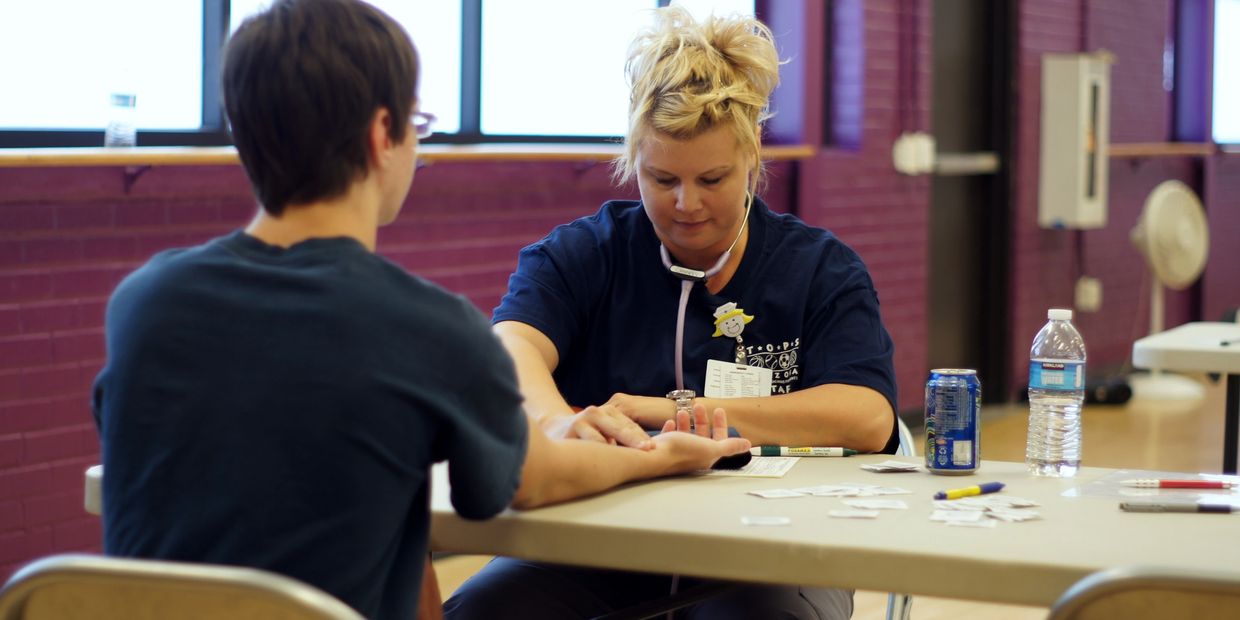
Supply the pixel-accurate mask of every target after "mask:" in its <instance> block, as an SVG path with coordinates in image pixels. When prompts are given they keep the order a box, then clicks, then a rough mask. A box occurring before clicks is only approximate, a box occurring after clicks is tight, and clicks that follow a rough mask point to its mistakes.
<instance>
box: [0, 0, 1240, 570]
mask: <svg viewBox="0 0 1240 620" xmlns="http://www.w3.org/2000/svg"><path fill="white" fill-rule="evenodd" d="M1169 2H1170V0H1142V1H1141V2H1126V1H1124V0H1098V1H1093V2H1089V3H1088V6H1086V5H1085V4H1083V3H1084V0H1058V1H1053V0H1025V1H1024V2H1021V3H1019V5H1018V9H1019V15H1018V22H1019V33H1018V43H1017V44H1018V45H1019V48H1018V55H1017V60H1018V67H1017V69H1018V72H1017V74H1016V76H1015V78H1016V88H1017V90H1018V93H1017V94H1018V97H1017V100H1016V105H1017V113H1018V119H1019V125H1018V127H1017V156H1016V160H1015V161H1013V162H1011V164H1012V165H1013V166H1014V171H1015V177H1016V179H1015V186H1016V195H1015V196H1014V204H1013V209H1014V215H1013V222H1014V223H1013V235H1012V238H1011V248H1012V249H1011V251H1012V253H1013V256H1012V258H1013V260H1012V281H1013V289H1012V290H1013V293H1012V296H1013V297H1012V316H1011V317H1010V320H1011V327H1012V342H1013V349H1014V355H1013V364H1014V366H1013V368H1014V370H1013V372H1015V373H1016V376H1017V378H1018V380H1023V378H1020V377H1021V375H1023V372H1024V363H1025V360H1024V355H1023V353H1021V351H1022V350H1023V349H1024V348H1026V347H1027V346H1028V341H1029V340H1030V339H1031V338H1032V335H1033V331H1034V330H1036V329H1037V327H1038V325H1040V324H1041V322H1042V316H1044V311H1045V307H1046V305H1047V303H1048V302H1049V303H1054V304H1069V303H1070V302H1071V294H1072V293H1071V290H1072V281H1073V280H1074V279H1075V273H1073V272H1072V269H1073V266H1072V265H1073V263H1072V254H1071V252H1072V251H1073V248H1074V247H1075V242H1074V238H1073V237H1072V236H1071V233H1068V234H1065V233H1062V232H1053V231H1043V230H1041V229H1038V228H1037V226H1036V208H1037V200H1036V192H1037V161H1038V157H1037V141H1038V105H1039V96H1040V95H1039V92H1038V91H1039V79H1040V77H1039V76H1040V64H1039V58H1040V55H1041V54H1042V53H1043V52H1048V51H1075V50H1078V49H1081V45H1082V43H1081V40H1082V37H1084V38H1085V39H1086V44H1087V45H1088V46H1089V48H1090V49H1092V48H1093V47H1107V48H1109V49H1111V50H1112V51H1114V52H1116V54H1117V57H1118V61H1117V64H1116V66H1115V76H1116V84H1115V96H1114V101H1115V105H1114V110H1113V124H1114V131H1113V136H1114V139H1115V140H1116V141H1161V140H1163V139H1165V137H1166V131H1167V130H1166V122H1167V121H1166V114H1167V105H1168V104H1167V103H1166V98H1165V95H1163V94H1162V93H1161V91H1160V88H1161V71H1162V68H1161V67H1162V64H1161V50H1162V45H1163V44H1162V37H1163V34H1161V33H1163V32H1164V31H1165V28H1166V25H1167V23H1168V9H1169V4H1168V3H1169ZM823 6H824V5H823V4H821V3H816V2H809V3H807V7H808V12H809V16H808V18H807V20H806V23H823V20H822V19H821V18H822V17H823V16H822V15H821V13H820V12H821V11H822V10H824V9H823ZM833 6H835V7H837V9H838V11H837V14H836V18H837V21H836V28H837V31H840V32H846V33H849V34H850V36H851V38H852V39H853V40H855V41H857V42H859V44H860V45H861V46H862V48H863V49H864V54H861V56H860V58H859V60H860V62H859V63H854V65H853V66H856V67H859V68H860V71H854V72H849V71H843V72H840V73H838V74H837V75H836V83H835V84H833V85H832V89H833V91H834V92H836V93H853V94H854V95H856V96H851V97H850V98H848V99H846V100H845V101H844V103H848V104H849V106H852V107H848V109H837V110H834V112H835V114H833V115H829V114H826V113H825V111H824V115H823V116H824V118H825V119H826V120H822V119H815V120H812V121H811V122H810V126H811V131H810V132H809V135H818V133H819V131H818V130H817V129H818V128H820V127H821V126H822V124H823V123H824V122H825V123H826V124H827V125H828V126H833V125H832V124H833V123H845V124H847V122H849V121H848V119H849V118H852V119H854V120H853V121H852V122H853V125H852V127H851V129H849V128H843V127H835V129H833V135H837V136H841V135H855V136H856V139H855V140H852V141H846V142H847V143H846V144H839V145H838V146H834V147H827V148H826V149H824V150H823V151H822V152H821V153H820V154H819V155H818V156H816V157H815V158H813V159H811V160H808V161H805V162H801V163H800V164H798V165H797V166H798V167H799V170H794V166H793V165H792V164H787V163H783V164H777V165H775V166H773V169H772V175H771V181H770V186H769V187H768V189H767V190H766V191H765V192H764V196H765V197H766V198H767V200H768V202H770V203H771V204H772V206H773V207H775V208H776V209H779V210H790V209H794V210H796V211H797V212H798V213H800V214H801V216H802V217H803V218H804V219H806V220H807V221H809V222H810V223H811V224H815V225H820V226H824V227H826V228H829V229H831V230H833V231H835V232H836V233H837V234H838V235H839V236H840V237H841V238H842V239H844V240H845V241H846V242H847V243H849V244H850V245H852V246H853V247H854V248H856V249H857V250H858V251H859V252H860V253H861V255H862V257H863V258H864V259H865V260H866V262H867V264H868V265H869V266H870V269H871V271H872V273H873V276H874V280H875V283H876V285H877V287H878V291H879V296H880V299H881V301H882V310H883V315H884V319H885V321H886V323H887V324H888V326H889V327H890V329H891V333H892V336H893V338H894V339H895V341H896V348H897V358H896V367H897V374H898V381H899V387H900V391H901V394H902V397H901V409H916V408H918V407H919V404H918V402H919V400H920V389H921V381H922V378H923V376H924V373H925V371H926V359H927V355H926V330H927V325H926V323H927V315H926V307H927V304H926V298H927V295H926V290H927V286H928V281H929V280H928V274H927V273H926V262H927V255H928V250H927V248H928V239H927V234H928V232H927V230H928V227H927V221H928V219H927V218H928V209H929V207H928V187H929V182H928V180H927V179H925V178H912V177H905V176H901V175H898V174H896V173H895V172H894V171H893V170H892V169H891V165H890V147H891V143H892V141H893V140H894V139H895V137H896V136H897V135H898V134H899V133H900V131H902V130H904V129H909V130H915V129H926V128H927V127H928V124H929V121H928V119H929V115H928V109H927V106H928V105H929V101H930V75H929V70H930V67H931V63H930V58H929V54H930V49H931V45H930V43H931V42H930V40H929V36H930V35H929V33H931V32H932V29H931V28H930V21H929V20H930V15H931V10H930V7H931V4H930V0H917V1H916V2H910V1H900V0H869V1H866V2H860V1H859V0H857V1H853V0H841V1H838V2H836V3H833ZM910 7H916V9H917V12H918V18H917V19H916V20H914V28H913V30H915V31H916V32H918V33H919V34H918V36H916V37H909V36H907V33H909V32H910V28H909V20H908V19H907V18H906V17H905V18H902V17H901V14H900V13H899V12H898V9H900V8H910ZM1086 8H1087V10H1084V11H1083V9H1086ZM815 12H819V13H817V14H815ZM1083 15H1084V16H1085V19H1086V21H1085V22H1084V23H1086V24H1087V26H1088V27H1087V28H1085V29H1084V30H1082V28H1081V25H1082V23H1083V22H1082V16H1083ZM901 24H903V25H901ZM901 32H904V33H906V36H905V37H904V38H902V37H901V36H900V33H901ZM826 43H827V42H826V40H825V39H824V38H823V37H822V36H821V35H818V36H815V37H811V38H810V41H809V44H810V49H811V51H812V52H813V53H812V54H811V55H809V56H808V57H802V58H800V59H798V61H797V62H794V63H793V64H792V65H790V66H789V67H788V68H787V69H786V70H787V71H799V72H803V75H805V76H807V77H808V79H810V80H817V82H815V84H816V86H815V87H814V88H810V89H809V90H808V91H807V92H806V99H807V104H806V105H807V107H808V108H809V109H811V110H822V109H823V107H824V106H826V105H830V102H824V101H823V100H822V97H821V94H820V93H821V91H822V88H821V86H822V84H821V78H820V77H817V76H821V75H822V74H823V71H822V63H823V59H822V50H823V49H824V48H825V47H826ZM836 43H838V41H837V42H836ZM910 45H911V46H912V47H911V52H910V48H909V46H910ZM902 46H903V47H902ZM910 57H912V58H916V59H917V65H918V67H917V69H916V70H913V71H911V72H910V68H909V67H901V66H900V58H906V59H907V58H910ZM854 60H858V59H854ZM904 75H914V76H916V79H917V80H918V84H917V87H916V88H914V89H912V90H910V89H909V86H908V85H907V84H904V85H903V86H902V85H901V84H900V82H899V80H900V78H901V76H904ZM909 92H916V93H917V96H916V98H915V99H912V100H910V99H908V98H907V97H905V98H902V95H905V94H907V93H909ZM858 94H859V95H858ZM853 102H859V103H860V104H861V107H859V108H857V107H855V106H854V105H853ZM849 114H851V115H852V116H851V117H850V116H849ZM910 125H911V126H910ZM845 129H848V130H849V131H854V133H853V134H848V133H847V131H844V130H845ZM1203 167H1204V171H1203ZM794 172H796V174H794ZM1203 174H1204V179H1205V180H1204V184H1205V186H1204V187H1202V183H1203V181H1202V176H1203ZM1111 175H1112V176H1111V196H1112V198H1111V217H1110V220H1111V224H1110V225H1109V226H1108V227H1107V228H1106V229H1103V230H1099V231H1090V232H1087V233H1084V238H1083V242H1084V243H1083V247H1084V252H1083V257H1082V258H1083V261H1084V266H1085V271H1086V272H1088V273H1091V274H1092V275H1096V276H1098V277H1100V278H1101V279H1102V280H1103V285H1104V289H1105V293H1104V308H1105V309H1106V311H1105V312H1104V313H1102V314H1101V315H1096V316H1082V318H1081V323H1082V330H1083V331H1084V332H1085V336H1086V338H1087V341H1088V343H1089V346H1090V355H1091V361H1092V362H1093V363H1094V364H1102V365H1106V364H1112V365H1118V364H1120V363H1122V362H1123V360H1124V358H1126V357H1127V354H1128V350H1129V347H1130V345H1131V340H1132V337H1133V336H1132V334H1133V333H1134V332H1135V333H1141V332H1142V330H1143V329H1144V327H1143V325H1144V322H1145V321H1147V320H1148V318H1147V316H1148V308H1146V307H1145V303H1146V302H1144V299H1145V297H1146V295H1145V294H1144V291H1143V289H1142V284H1141V282H1140V273H1141V270H1140V269H1138V268H1135V265H1137V264H1138V263H1137V260H1138V258H1139V257H1138V255H1137V254H1136V253H1135V251H1134V250H1132V249H1131V247H1130V245H1129V244H1128V241H1127V234H1128V229H1129V228H1131V226H1132V224H1133V223H1134V222H1135V218H1136V214H1137V213H1138V212H1139V210H1140V207H1141V202H1142V201H1143V200H1144V196H1145V194H1146V193H1147V192H1148V191H1149V189H1150V188H1152V187H1153V186H1154V185H1155V184H1156V183H1157V182H1158V181H1160V180H1162V179H1164V178H1177V179H1181V180H1184V181H1185V182H1188V183H1190V185H1193V186H1194V187H1197V188H1198V189H1199V190H1203V191H1202V193H1203V196H1204V197H1205V198H1206V202H1207V207H1208V209H1209V212H1210V225H1211V231H1212V233H1213V234H1214V235H1215V243H1214V247H1213V248H1212V254H1211V259H1210V263H1209V267H1208V268H1207V271H1206V275H1205V278H1204V283H1203V291H1204V293H1203V295H1204V308H1203V316H1204V317H1205V318H1216V315H1217V314H1219V313H1221V311H1222V309H1223V308H1225V307H1228V306H1236V305H1240V286H1238V284H1240V247H1237V246H1236V244H1234V243H1228V242H1227V241H1226V239H1234V238H1238V233H1240V205H1238V204H1237V198H1236V196H1240V157H1237V156H1231V157H1223V156H1220V157H1217V158H1212V159H1210V160H1208V161H1206V162H1204V166H1203V164H1202V162H1200V161H1199V160H1196V159H1192V158H1159V159H1146V160H1139V161H1127V160H1117V161H1114V162H1112V165H1111ZM121 179H122V174H121V170H120V169H118V168H75V169H38V168H32V169H0V578H2V577H5V576H7V575H8V574H9V573H11V572H12V570H14V569H15V568H16V567H17V566H19V565H20V564H22V563H24V562H26V561H29V560H30V559H32V558H35V557H38V556H40V555H45V554H48V553H54V552H61V551H70V550H97V549H98V545H99V524H98V519H97V518H95V517H91V516H88V515H85V514H84V513H83V512H82V510H81V508H80V502H81V494H82V472H83V470H84V469H85V468H86V467H87V466H89V465H91V464H94V463H96V462H98V458H99V456H98V441H97V438H96V436H95V432H94V428H93V425H92V423H91V418H90V409H89V389H90V383H91V380H92V379H93V378H94V376H95V374H96V373H97V372H98V369H99V367H100V365H101V364H102V361H103V354H104V352H103V347H102V340H101V338H102V333H101V329H102V318H103V308H104V303H105V301H106V299H107V295H108V293H109V292H110V291H111V289H112V287H113V286H115V284H116V283H117V282H118V281H119V280H120V278H122V277H123V276H124V274H126V273H128V272H129V271H130V270H132V269H133V268H135V267H136V266H138V265H139V264H141V263H142V262H143V261H144V260H145V259H146V258H147V257H148V256H149V255H150V254H152V253H154V252H156V251H158V250H160V249H163V248H166V247H172V246H184V245H189V244H193V243H198V242H200V241H203V240H205V239H208V238H210V237H213V236H216V235H219V234H222V233H225V232H227V231H229V230H231V229H233V228H236V227H238V226H241V225H243V224H244V223H245V222H246V221H247V220H248V219H249V217H250V216H251V215H252V213H253V209H254V206H253V200H252V199H251V198H250V194H249V188H248V184H247V183H246V180H245V177H244V174H243V173H242V172H241V170H240V169H239V168H236V167H183V168H182V167H169V168H155V169H152V170H150V171H149V172H147V173H146V174H145V175H143V176H142V177H141V179H140V180H139V181H138V182H137V184H136V185H135V186H134V188H133V191H132V192H131V193H129V194H125V193H124V192H123V191H122V181H121ZM633 193H634V192H633V191H632V190H631V189H624V190H617V189H615V188H613V187H611V185H610V180H609V175H608V168H607V166H605V165H577V164H530V163H491V164H459V163H458V164H442V163H441V164H435V165H432V166H428V167H425V168H423V169H421V170H419V171H418V175H417V179H416V181H415V184H414V190H413V192H412V193H411V195H410V199H409V203H408V205H407V207H406V209H405V212H404V213H403V214H402V215H401V217H400V218H399V220H398V221H397V222H395V223H394V224H393V225H391V226H389V227H387V228H385V229H384V230H383V231H381V233H380V237H379V249H380V251H381V252H383V253H385V254H387V255H388V256H391V257H393V258H394V259H395V260H397V261H398V262H400V263H401V264H403V265H404V266H406V267H408V268H409V269H411V270H414V271H417V272H419V273H421V274H424V275H426V276H427V277H430V278H431V279H433V280H436V281H437V282H439V283H441V284H443V285H444V286H447V287H448V288H451V289H453V290H456V291H458V292H461V293H463V294H465V295H467V296H469V298H470V299H472V300H473V301H474V302H475V303H476V304H477V305H478V306H479V307H480V308H481V309H482V310H484V311H489V310H490V309H491V308H492V307H493V306H494V305H495V303H496V302H497V301H498V299H499V297H500V295H501V294H502V292H503V290H504V288H505V285H506V281H507V276H508V274H509V272H510V271H511V270H512V268H513V266H514V265H515V260H516V251H517V249H518V248H520V247H521V246H522V245H524V244H526V243H529V242H530V241H533V240H535V239H537V238H538V237H540V236H542V235H543V234H545V233H546V232H547V231H549V230H550V229H551V228H552V227H553V226H555V225H556V224H559V223H562V222H565V221H568V220H570V219H572V218H574V217H577V216H580V215H585V214H588V213H592V212H593V211H594V210H595V209H597V207H598V205H599V204H600V203H601V202H602V201H604V200H606V199H609V198H622V197H631V196H632V195H633ZM794 196H795V197H796V200H797V202H798V204H797V205H792V204H790V202H791V200H792V199H793V197H794ZM1189 299H1190V297H1189V296H1188V295H1187V294H1181V293H1177V294H1172V295H1169V296H1168V308H1169V313H1168V319H1169V324H1174V323H1177V322H1181V321H1183V320H1187V319H1190V318H1195V317H1190V316H1188V314H1187V313H1188V312H1189Z"/></svg>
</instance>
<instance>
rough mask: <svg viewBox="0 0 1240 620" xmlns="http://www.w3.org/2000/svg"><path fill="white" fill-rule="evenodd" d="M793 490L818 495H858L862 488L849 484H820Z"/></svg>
mask: <svg viewBox="0 0 1240 620" xmlns="http://www.w3.org/2000/svg"><path fill="white" fill-rule="evenodd" d="M793 491H796V492H798V493H804V494H806V495H816V496H818V497H848V496H852V495H856V494H857V492H858V491H860V489H858V488H857V487H856V486H854V485H849V484H820V485H818V486H814V487H800V488H797V489H793Z"/></svg>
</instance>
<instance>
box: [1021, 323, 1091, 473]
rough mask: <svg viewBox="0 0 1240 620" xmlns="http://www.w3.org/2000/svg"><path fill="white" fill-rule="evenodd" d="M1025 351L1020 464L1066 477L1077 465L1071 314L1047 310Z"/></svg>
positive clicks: (1079, 354)
mask: <svg viewBox="0 0 1240 620" xmlns="http://www.w3.org/2000/svg"><path fill="white" fill-rule="evenodd" d="M1046 318H1047V319H1049V320H1048V321H1047V322H1046V325H1044V326H1043V327H1042V329H1041V331H1039V332H1038V335H1037V336H1036V337H1034V339H1033V347H1032V348H1031V349H1029V439H1028V442H1027V443H1026V444H1025V464H1026V465H1027V466H1028V467H1029V472H1030V473H1032V474H1033V475H1035V476H1055V477H1063V478H1070V477H1072V476H1075V475H1076V470H1077V468H1078V467H1080V465H1081V403H1082V402H1084V400H1085V341H1084V340H1082V339H1081V334H1080V332H1078V331H1076V328H1075V327H1073V326H1072V311H1071V310H1065V309H1062V308H1052V309H1050V310H1049V311H1047V313H1046Z"/></svg>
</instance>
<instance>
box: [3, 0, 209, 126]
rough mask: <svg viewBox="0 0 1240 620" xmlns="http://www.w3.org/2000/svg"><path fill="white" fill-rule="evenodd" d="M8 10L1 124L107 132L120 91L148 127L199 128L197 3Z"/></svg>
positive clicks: (67, 2)
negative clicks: (130, 99) (112, 99)
mask: <svg viewBox="0 0 1240 620" xmlns="http://www.w3.org/2000/svg"><path fill="white" fill-rule="evenodd" d="M3 13H4V14H3V18H2V19H0V58H4V59H5V60H4V62H0V84H4V96H3V97H0V128H8V129H91V128H99V129H101V128H102V127H103V126H104V125H106V124H107V120H108V114H109V109H108V106H109V99H110V95H111V94H113V93H125V94H134V95H137V110H138V111H139V113H140V114H141V123H142V125H143V126H144V127H147V128H150V129H182V130H185V129H198V128H199V127H201V126H202V84H203V81H202V74H203V57H202V50H203V45H202V37H203V9H202V6H201V4H200V3H197V2H167V1H166V0H108V1H107V2H81V1H80V0H78V1H75V0H43V1H41V2H13V3H8V5H7V6H5V8H4V9H3ZM135 15H141V16H142V18H141V19H140V20H135V19H134V16H135ZM70 16H71V17H70ZM156 25H158V27H156ZM83 50H89V51H88V52H83ZM150 50H159V53H158V54H153V53H150Z"/></svg>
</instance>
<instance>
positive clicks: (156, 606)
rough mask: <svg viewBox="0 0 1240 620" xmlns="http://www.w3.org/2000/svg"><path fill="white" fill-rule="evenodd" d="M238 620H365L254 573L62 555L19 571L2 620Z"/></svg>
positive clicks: (8, 588)
mask: <svg viewBox="0 0 1240 620" xmlns="http://www.w3.org/2000/svg"><path fill="white" fill-rule="evenodd" d="M41 618H56V619H58V620H75V619H78V618H93V619H105V620H106V619H112V618H116V619H120V618H132V619H136V620H142V619H147V618H230V619H231V618H239V619H250V618H253V619H256V620H257V619H258V618H271V619H275V620H362V617H361V616H360V615H358V613H357V612H356V611H354V610H353V609H352V608H351V607H349V606H348V605H345V604H344V603H343V602H341V601H340V600H339V599H336V598H335V597H333V596H331V595H329V594H327V593H325V592H323V591H322V590H319V589H317V588H314V587H313V586H310V585H307V584H305V583H302V582H300V581H297V580H295V579H291V578H289V577H284V576H282V575H277V574H275V573H270V572H267V571H263V570H257V569H253V568H242V567H235V566H220V565H213V564H190V563H184V562H165V561H158V560H138V559H132V558H114V557H106V556H100V555H84V554H64V555H55V556H50V557H46V558H43V559H40V560H36V561H34V562H32V563H30V564H27V565H26V566H24V567H22V568H21V569H20V570H18V571H17V572H16V573H15V574H14V575H13V577H12V578H10V579H9V581H8V583H7V584H5V586H4V588H3V589H2V590H0V620H19V619H20V620H36V619H41Z"/></svg>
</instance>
